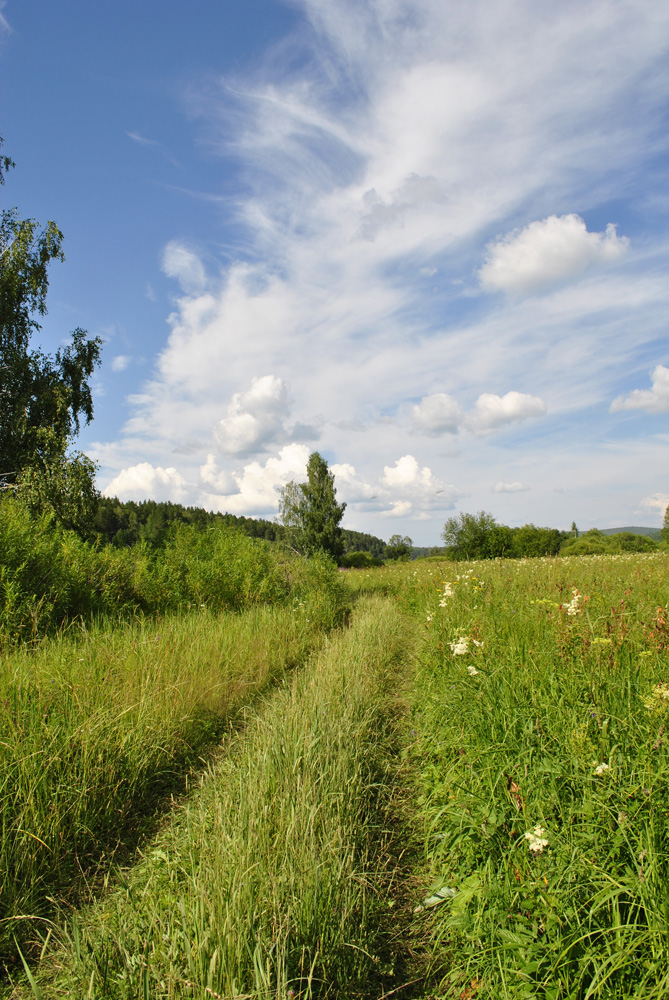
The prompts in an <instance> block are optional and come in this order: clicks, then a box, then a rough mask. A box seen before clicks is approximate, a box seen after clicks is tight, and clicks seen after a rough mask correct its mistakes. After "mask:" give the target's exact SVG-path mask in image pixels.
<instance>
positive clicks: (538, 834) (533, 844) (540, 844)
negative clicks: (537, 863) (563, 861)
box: [525, 826, 548, 854]
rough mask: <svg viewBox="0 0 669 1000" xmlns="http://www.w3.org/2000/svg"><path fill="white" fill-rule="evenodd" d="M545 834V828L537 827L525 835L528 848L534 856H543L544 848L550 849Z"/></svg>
mask: <svg viewBox="0 0 669 1000" xmlns="http://www.w3.org/2000/svg"><path fill="white" fill-rule="evenodd" d="M545 832H546V831H545V830H544V828H543V826H535V828H534V830H528V831H527V833H526V834H525V840H526V841H527V842H528V843H527V846H528V847H529V849H530V851H531V852H532V854H541V852H542V851H543V849H544V847H548V841H547V840H546V838H545V837H544V834H545Z"/></svg>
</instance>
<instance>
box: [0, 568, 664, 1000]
mask: <svg viewBox="0 0 669 1000" xmlns="http://www.w3.org/2000/svg"><path fill="white" fill-rule="evenodd" d="M668 570H669V556H668V555H667V554H666V553H661V552H660V553H649V554H643V553H641V554H620V555H607V556H579V557H576V556H573V557H556V558H551V559H541V558H537V559H525V560H503V561H502V560H488V561H481V562H475V563H451V562H447V561H444V560H441V561H440V560H432V559H425V560H420V561H417V562H414V563H400V564H396V565H393V566H387V567H382V568H378V569H362V570H351V571H348V572H347V573H346V574H344V573H339V574H337V573H336V571H330V575H329V576H328V574H327V572H326V570H325V569H324V568H323V569H322V570H321V571H320V572H321V577H320V583H318V582H316V583H314V582H313V581H312V583H311V584H310V585H309V587H305V589H303V590H302V591H301V592H300V593H301V596H299V598H298V599H297V600H296V597H298V595H297V594H295V595H293V596H292V597H291V599H290V600H289V601H288V602H286V601H285V600H283V599H282V600H281V601H277V602H276V603H275V604H264V605H259V606H256V607H249V608H246V609H241V610H239V611H236V612H234V613H232V612H230V611H227V612H224V613H220V612H213V611H210V610H209V609H207V608H204V609H195V610H192V611H191V612H187V613H181V614H173V615H172V616H171V617H170V616H165V618H164V619H163V620H162V621H161V622H160V629H159V630H158V629H157V628H156V627H155V623H154V620H153V619H149V618H147V619H145V620H142V622H141V623H140V622H135V623H134V624H133V623H128V624H126V625H123V626H114V627H113V628H111V627H107V629H106V630H105V628H104V627H102V626H101V627H100V629H99V630H98V631H97V632H96V631H95V630H93V629H91V630H89V631H88V632H85V633H82V632H80V633H79V634H78V635H77V637H76V639H73V637H72V636H71V635H66V636H65V637H61V638H59V637H55V638H53V639H52V640H49V641H48V642H47V643H46V644H43V645H42V646H40V647H39V648H37V649H23V650H14V651H13V652H11V653H8V654H7V655H6V656H5V657H4V658H3V663H4V664H7V663H9V662H11V663H13V664H14V666H13V668H12V669H13V671H14V672H13V674H11V672H7V671H5V677H6V678H7V677H10V676H13V677H14V678H15V679H16V678H21V684H19V685H18V686H17V685H16V684H15V686H14V688H11V685H10V687H9V688H8V689H7V691H6V692H4V693H3V699H4V700H5V703H7V699H8V698H11V697H14V698H16V697H18V696H17V695H16V694H15V693H14V694H12V693H11V692H12V691H14V692H15V691H16V690H20V691H21V692H23V691H24V690H28V687H29V685H28V680H27V678H29V677H31V678H32V679H31V680H30V684H32V685H33V686H32V688H30V691H32V692H33V697H32V701H31V698H28V697H26V698H25V700H24V701H23V702H21V703H20V706H19V703H18V702H17V703H16V705H15V706H14V708H13V710H12V711H13V715H12V713H11V712H9V711H7V719H8V720H13V721H7V722H6V726H5V734H4V735H3V736H2V740H3V745H4V744H5V743H10V742H11V741H12V740H13V743H12V746H13V748H14V749H13V750H12V754H13V756H12V757H10V758H8V760H10V761H15V763H11V764H10V766H8V767H7V768H5V769H4V770H3V773H4V774H6V775H7V776H8V777H7V782H9V781H10V779H11V781H14V780H15V778H14V777H12V776H13V775H18V773H19V763H18V762H19V759H20V760H21V767H23V763H24V759H25V766H26V771H25V777H24V778H23V779H22V780H23V781H24V785H23V786H22V787H23V791H22V792H21V795H20V796H18V797H17V795H16V792H15V791H14V790H13V788H14V786H12V787H10V786H9V784H7V785H6V794H5V797H4V802H5V807H4V814H3V824H4V830H6V831H9V832H11V833H12V837H13V838H14V840H15V841H16V843H17V845H18V847H17V853H16V854H15V857H17V858H19V859H20V862H19V864H20V865H23V866H24V869H23V870H24V871H25V876H24V877H23V879H22V881H23V884H24V888H23V889H22V892H23V893H24V896H23V897H22V899H20V900H19V899H18V898H17V899H16V900H14V901H13V902H12V903H11V906H9V907H8V908H6V909H5V911H4V913H5V914H6V915H5V916H4V917H3V922H2V924H0V927H2V928H4V931H3V933H4V934H5V948H6V951H5V956H6V957H5V963H6V968H7V971H8V976H7V978H6V981H5V985H4V994H3V995H5V996H6V997H12V998H19V997H22V998H25V997H34V996H37V997H57V996H81V997H91V998H94V997H95V998H100V1000H102V998H109V1000H117V998H118V1000H121V998H135V997H137V998H142V1000H144V998H156V1000H158V998H168V997H169V998H177V997H179V998H180V997H197V998H203V1000H204V998H209V997H225V998H226V1000H227V998H233V997H234V998H238V1000H241V998H242V997H243V998H249V1000H252V998H258V1000H259V998H261V997H274V998H279V997H280V998H282V1000H285V998H295V997H304V998H307V997H368V998H372V997H375V998H377V1000H378V998H381V997H387V996H391V995H392V996H396V997H406V998H414V1000H417V998H422V1000H442V998H443V1000H446V998H449V1000H450V998H454V1000H455V998H459V1000H493V998H494V1000H504V998H509V1000H517V998H518V1000H520V998H542V1000H587V998H589V997H597V998H602V1000H613V998H616V1000H627V998H639V1000H640V998H641V997H644V998H647V997H650V998H660V997H665V996H667V995H669V972H668V970H667V961H666V956H667V946H668V943H669V941H668V934H669V903H668V900H669V841H668V839H667V832H668V831H667V823H668V821H669V820H668V818H669V785H668V781H667V779H668V777H669V775H668V773H667V771H668V767H669V765H668V761H667V750H666V739H667V738H669V737H667V734H666V728H665V727H666V721H667V712H668V711H669V611H668V610H667V609H668V607H669V575H668V572H667V571H668ZM295 572H296V573H297V570H295ZM300 572H302V570H300ZM342 588H345V595H344V590H343V589H342ZM310 592H311V593H312V595H313V594H320V595H321V596H320V597H318V598H315V597H313V596H312V598H309V597H308V594H309V593H310ZM325 593H327V594H328V595H329V596H328V597H327V600H326V599H325V597H324V596H323V595H324V594H325ZM334 595H337V596H334ZM310 600H311V604H310V603H309V602H310ZM300 602H302V604H300ZM345 606H352V608H353V611H352V613H351V615H350V618H349V619H348V621H347V622H345V620H344V617H343V614H342V611H341V609H342V608H344V607H345ZM315 607H316V608H318V607H320V609H321V619H320V620H317V621H316V622H315V621H314V608H315ZM326 609H329V610H327V612H326ZM316 618H317V619H318V616H316ZM233 622H234V627H233V626H232V623H233ZM235 629H239V631H235ZM245 630H246V631H245ZM244 636H246V638H244ZM198 650H200V652H201V655H200V653H198ZM75 653H76V655H75ZM82 654H83V655H82ZM198 664H199V666H198ZM287 668H288V669H287ZM38 678H39V680H38ZM75 678H79V680H78V681H77V682H76V683H75ZM277 678H278V680H277ZM272 679H273V680H274V681H275V683H274V685H272V684H271V683H270V681H271V680H272ZM52 681H53V682H54V683H52ZM154 682H155V683H156V685H157V686H156V687H155V688H150V685H152V684H154ZM49 686H51V687H52V688H54V689H55V691H56V692H57V694H54V696H53V699H52V701H51V702H49V705H50V706H52V707H51V708H49V710H47V712H46V713H45V712H44V710H43V709H44V705H45V697H46V696H45V694H44V692H46V691H47V690H48V689H49ZM10 688H11V691H10ZM37 691H39V698H37V696H36V695H35V694H34V692H37ZM75 691H76V697H75V695H74V692H75ZM157 692H162V693H157ZM21 697H23V694H21ZM95 698H98V702H97V704H98V706H99V707H98V708H97V709H96V708H95V707H94V704H93V703H94V700H95ZM87 699H90V700H87ZM32 702H35V705H36V709H35V715H34V720H33V722H32V723H31V724H30V725H29V726H25V732H21V731H20V729H19V727H18V725H17V720H19V719H22V718H24V714H25V713H26V711H27V706H28V705H29V704H32ZM17 706H19V707H20V710H19V711H17V710H16V709H17ZM56 706H57V708H56ZM63 706H67V708H65V707H63ZM103 710H104V712H103ZM96 712H99V713H100V717H102V716H103V714H104V713H106V714H104V718H105V719H106V720H107V721H106V722H105V723H104V724H100V726H99V728H98V722H97V721H96V720H97V715H96ZM50 713H51V714H50ZM68 713H71V722H70V721H67V722H66V719H65V717H66V716H67V714H68ZM152 713H154V714H152ZM61 716H62V721H59V720H60V719H61ZM126 718H128V720H129V725H128V729H125V728H124V727H125V723H123V726H122V727H121V728H120V729H119V732H120V733H121V734H122V735H121V736H115V737H113V738H112V737H111V736H110V733H111V732H112V729H113V726H112V722H113V720H120V719H126ZM41 720H42V721H41ZM235 720H237V721H235ZM12 727H13V729H12ZM49 727H51V728H49ZM105 727H106V728H105ZM179 727H181V728H179ZM72 732H76V733H81V735H80V736H78V737H77V738H78V739H81V740H83V743H82V746H83V745H84V744H85V746H86V749H85V751H84V750H81V749H80V748H79V744H76V743H75V744H73V745H72V746H70V745H69V744H68V742H67V741H68V739H69V740H71V739H72V736H71V733H72ZM56 733H57V734H59V735H58V739H59V740H60V742H58V741H57V739H56V736H55V735H54V734H56ZM7 734H10V735H11V740H10V739H9V738H8V737H7ZM68 734H70V735H68ZM40 739H41V740H42V742H41V743H40ZM87 740H88V741H89V742H86V741H87ZM31 741H32V742H31ZM75 746H76V748H77V752H76V753H70V750H74V749H75ZM212 746H213V747H214V748H215V750H214V752H213V755H211V753H210V751H209V750H207V752H206V753H205V752H204V751H205V748H209V747H212ZM21 749H22V753H21ZM133 755H134V757H135V758H136V760H137V761H138V764H137V765H135V770H134V771H133V772H132V773H133V774H135V775H136V777H134V778H132V779H130V778H128V776H127V775H128V773H129V772H127V771H126V770H124V768H126V766H127V760H128V759H130V758H131V757H133ZM198 756H199V757H201V758H202V760H200V763H199V770H198V769H197V768H194V763H197V761H196V758H198ZM30 761H34V763H32V764H31V763H30ZM147 761H148V763H147ZM78 762H80V763H78ZM87 762H88V763H87ZM114 762H117V763H114ZM89 764H90V770H86V768H87V767H88V766H89ZM77 767H81V771H80V772H79V771H76V768H77ZM30 768H32V770H30ZM115 774H116V775H117V777H116V778H115V777H114V775H115ZM184 774H188V775H190V777H189V779H188V784H189V787H188V789H187V793H186V794H183V793H184V792H186V789H185V787H184V786H183V784H181V785H179V781H178V780H177V778H178V776H179V775H181V776H182V778H183V775H184ZM75 775H76V776H75ZM94 775H97V778H94V777H93V776H94ZM163 776H166V777H165V782H164V783H163ZM16 780H18V779H16ZM96 781H97V782H98V784H97V785H96V784H95V782H96ZM133 782H134V784H133ZM75 786H76V788H77V791H78V792H79V793H81V794H80V798H81V799H86V798H88V799H89V800H90V802H91V803H93V804H94V805H93V809H94V810H95V809H97V810H98V811H99V812H100V816H94V815H91V817H90V818H88V814H86V813H84V812H82V813H81V817H80V814H79V813H78V812H77V809H82V810H83V809H84V806H80V805H77V804H70V803H69V802H67V803H66V801H65V800H66V797H67V795H68V794H71V792H72V789H73V788H74V787H75ZM16 787H18V786H16ZM177 787H178V788H179V792H180V794H179V795H178V796H177V797H176V799H175V800H174V802H173V803H172V804H171V807H170V808H167V809H165V808H164V806H165V804H166V803H165V802H164V801H163V804H162V807H161V808H160V810H159V812H158V814H159V816H160V824H159V829H157V830H156V828H155V824H154V825H153V826H151V824H150V823H149V824H146V823H144V825H142V822H144V821H143V820H142V819H141V817H142V815H144V816H147V815H148V816H154V818H155V814H156V802H157V801H158V799H160V797H161V796H162V797H163V800H164V798H165V793H166V791H167V790H168V789H169V788H177ZM68 789H69V791H68ZM86 790H87V791H86ZM61 794H62V795H63V797H64V798H63V800H62V803H63V804H62V806H61V799H60V796H61ZM19 800H20V801H21V802H22V803H23V805H22V808H23V810H24V811H23V813H19V811H18V810H17V808H16V806H15V805H14V806H13V804H14V803H16V802H17V801H19ZM40 800H43V806H40V808H39V809H38V804H39V801H40ZM72 802H73V803H74V799H73V800H72ZM147 802H148V803H149V806H148V808H145V809H144V813H142V803H144V806H145V807H146V804H147ZM167 805H169V803H167ZM85 808H89V806H88V805H87V806H85ZM12 809H13V811H12ZM40 809H41V814H43V817H44V818H43V819H39V820H38V819H37V818H36V817H37V815H38V813H39V812H40ZM31 810H33V811H32V812H31ZM115 810H116V811H117V812H118V811H119V810H120V811H121V812H120V813H119V816H121V813H122V812H123V811H124V810H127V812H126V814H125V815H123V816H121V819H120V820H119V821H117V820H116V819H113V820H110V818H109V817H110V816H112V815H113V814H114V811H115ZM54 817H55V818H54ZM75 818H76V821H74V820H75ZM38 822H42V823H43V824H44V825H43V826H37V823H38ZM49 823H53V828H51V827H50V826H49ZM106 824H111V826H107V825H106ZM119 824H120V826H119ZM133 824H134V825H135V826H136V827H137V828H138V829H137V833H136V836H135V837H134V840H133V838H132V837H130V838H129V839H128V838H126V840H124V836H125V835H124V834H123V833H122V831H124V830H127V828H128V826H129V825H130V826H132V825H133ZM73 830H76V831H77V833H76V838H78V839H75V841H74V845H73V844H72V843H71V842H70V843H69V844H68V845H67V847H66V848H64V849H63V850H62V852H61V854H60V855H58V851H57V850H56V848H55V846H54V845H57V844H58V842H59V841H60V840H61V839H62V840H66V839H67V837H68V836H69V837H72V836H73V834H72V831H73ZM38 831H44V832H38ZM21 837H22V838H23V839H22V840H21V839H20V838H21ZM35 837H38V838H39V839H40V840H41V841H42V842H43V846H42V847H41V851H42V852H43V855H42V856H41V861H40V862H39V864H38V862H37V858H38V857H39V856H40V854H39V850H38V849H37V847H39V845H37V847H34V846H33V845H34V844H36V841H35ZM86 838H88V839H86ZM10 841H11V837H10V838H9V840H8V842H10ZM31 842H32V843H31ZM123 843H125V844H126V847H125V848H124V850H121V849H119V847H118V846H117V845H118V844H123ZM114 851H116V852H117V853H116V854H115V853H114ZM86 852H88V854H87V853H86ZM57 855H58V856H60V857H61V858H62V861H60V862H59V863H58V864H61V865H62V866H63V867H62V868H61V869H60V871H59V874H58V877H57V878H54V876H53V872H54V871H56V869H57V867H58V865H57V864H56V862H55V861H54V860H53V859H54V858H55V857H56V856H57ZM81 857H84V858H86V857H90V859H91V860H90V862H89V863H88V864H86V863H83V864H80V868H81V869H83V870H84V872H86V871H88V872H91V871H94V872H95V877H94V878H90V877H89V878H87V879H83V885H82V874H81V871H80V870H79V871H77V865H78V864H79V861H78V859H80V858H81ZM45 859H47V860H45ZM48 859H51V860H50V861H49V860H48ZM16 864H17V862H16V861H15V860H12V859H9V858H8V859H7V861H6V862H5V869H4V870H5V871H6V872H13V870H14V866H15V865H16ZM40 865H41V867H40ZM31 866H34V867H31ZM49 880H51V881H49ZM10 882H11V878H10V877H9V876H6V877H5V879H4V882H3V894H2V899H3V905H5V904H4V900H5V899H8V900H11V897H7V896H5V891H6V886H7V885H9V883H10ZM72 885H76V886H77V889H76V892H74V893H72V892H68V886H70V887H71V886H72ZM31 893H32V895H31ZM47 897H51V900H49V899H47ZM40 906H42V910H41V911H40V909H39V907H40ZM36 916H37V917H39V918H40V919H33V918H34V917H36ZM16 917H20V918H21V919H19V920H17V919H16ZM28 918H30V919H28ZM19 928H20V934H19V936H17V937H16V943H15V941H14V936H15V935H16V934H17V930H19ZM20 946H22V947H20ZM40 957H41V961H40ZM26 968H27V970H28V972H27V973H26V972H25V971H24V970H25V969H26Z"/></svg>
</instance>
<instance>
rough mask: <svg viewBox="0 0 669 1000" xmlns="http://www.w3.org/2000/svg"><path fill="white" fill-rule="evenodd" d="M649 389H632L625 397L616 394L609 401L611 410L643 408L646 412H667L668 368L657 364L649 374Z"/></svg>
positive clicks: (668, 400) (668, 397)
mask: <svg viewBox="0 0 669 1000" xmlns="http://www.w3.org/2000/svg"><path fill="white" fill-rule="evenodd" d="M651 380H652V388H651V389H634V391H633V392H631V393H630V394H629V396H627V397H623V396H618V398H617V399H614V401H613V402H612V403H611V412H612V413H617V412H619V411H620V410H645V411H646V413H668V412H669V368H665V367H664V365H657V366H656V367H655V368H654V369H653V372H652V375H651Z"/></svg>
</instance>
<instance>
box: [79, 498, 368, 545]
mask: <svg viewBox="0 0 669 1000" xmlns="http://www.w3.org/2000/svg"><path fill="white" fill-rule="evenodd" d="M175 524H190V525H192V526H193V527H195V528H199V529H201V530H206V529H208V528H213V527H216V526H222V525H225V526H227V527H229V528H236V529H237V530H238V531H241V532H242V533H243V534H245V535H248V536H249V537H250V538H263V539H264V540H265V541H267V542H275V541H282V540H284V538H285V536H286V529H285V527H284V526H283V525H282V524H277V522H276V521H268V520H266V519H264V518H261V517H244V516H243V515H240V514H220V513H215V512H213V511H209V510H204V509H203V508H202V507H184V506H183V505H182V504H179V503H171V502H170V501H163V502H161V501H156V500H142V501H139V502H136V501H134V500H127V501H122V500H119V499H118V498H117V497H104V496H103V497H100V498H99V501H98V506H97V510H96V512H95V517H94V520H93V527H92V532H91V535H90V537H89V540H90V541H95V540H98V541H102V542H106V543H108V544H110V545H113V546H114V547H115V548H125V547H127V546H131V545H136V544H137V543H138V542H146V543H147V544H148V545H149V546H151V547H152V548H161V547H162V546H164V545H165V542H166V540H167V538H168V535H169V531H170V528H171V527H172V526H173V525H175ZM341 531H342V540H343V544H344V554H345V555H347V554H348V553H351V552H368V553H369V554H370V556H372V557H374V558H375V559H383V558H384V555H385V550H386V543H385V542H384V541H383V539H381V538H377V537H376V536H375V535H369V534H366V533H365V532H362V531H353V530H352V529H350V528H342V529H341Z"/></svg>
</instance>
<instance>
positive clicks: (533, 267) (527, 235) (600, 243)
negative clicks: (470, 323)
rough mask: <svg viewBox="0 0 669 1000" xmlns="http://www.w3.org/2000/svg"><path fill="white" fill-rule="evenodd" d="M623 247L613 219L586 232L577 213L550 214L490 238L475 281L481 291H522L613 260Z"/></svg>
mask: <svg viewBox="0 0 669 1000" xmlns="http://www.w3.org/2000/svg"><path fill="white" fill-rule="evenodd" d="M628 246H629V240H628V239H627V238H626V237H624V236H618V234H617V232H616V227H615V225H613V223H609V225H608V226H607V227H606V230H605V232H603V233H590V232H588V230H587V228H586V225H585V222H584V221H583V219H582V218H581V217H580V216H579V215H574V214H571V215H561V216H557V215H551V216H549V217H548V218H547V219H543V220H541V221H537V222H531V223H530V224H529V226H526V227H525V229H522V230H514V231H513V232H512V233H509V234H508V235H507V236H504V237H502V239H500V240H498V241H496V242H494V243H490V244H489V245H488V247H487V251H488V252H487V257H486V260H485V263H484V265H483V267H482V268H481V269H480V271H479V280H480V282H481V287H482V288H483V289H484V290H485V291H487V292H496V291H504V292H511V293H512V294H514V295H525V294H528V293H531V292H537V291H541V290H543V289H544V288H547V287H549V286H550V285H553V284H555V283H557V282H560V281H564V280H565V279H567V278H573V277H575V276H577V275H579V274H581V273H582V272H583V271H585V269H586V268H587V267H588V266H590V265H591V264H606V263H610V262H612V261H616V260H619V259H620V258H621V257H622V256H623V255H624V254H625V253H626V251H627V248H628Z"/></svg>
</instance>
